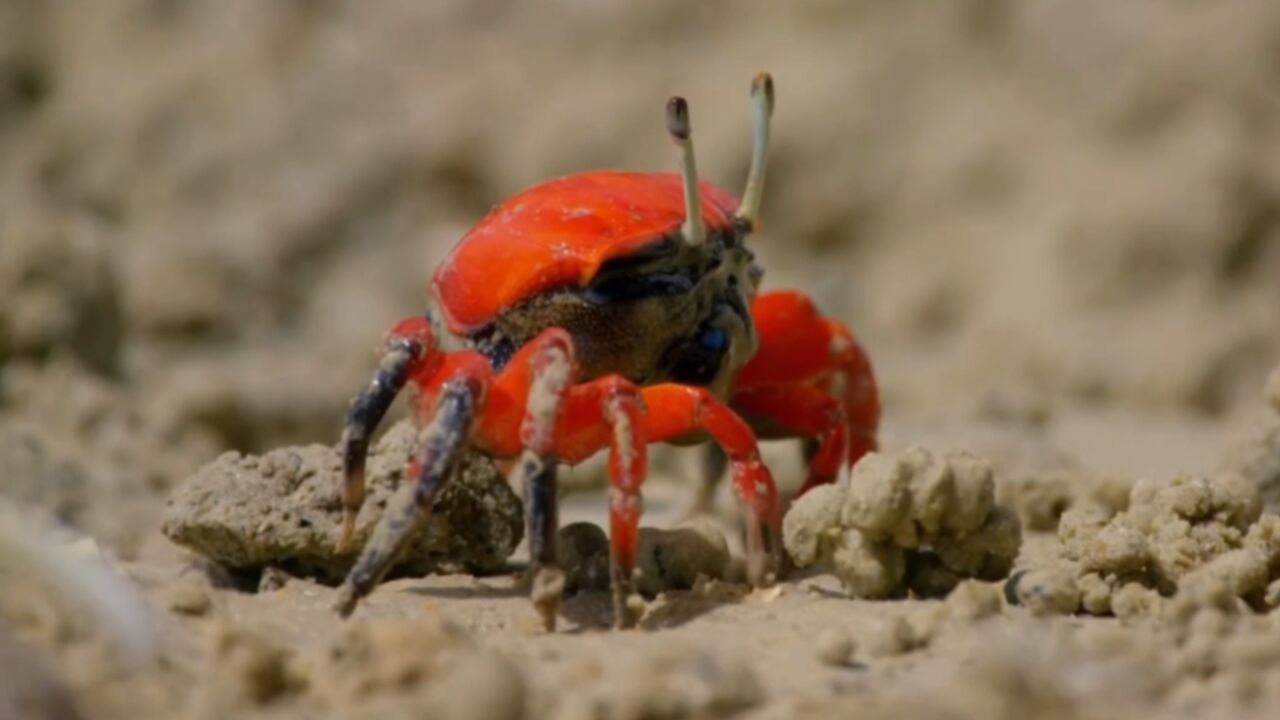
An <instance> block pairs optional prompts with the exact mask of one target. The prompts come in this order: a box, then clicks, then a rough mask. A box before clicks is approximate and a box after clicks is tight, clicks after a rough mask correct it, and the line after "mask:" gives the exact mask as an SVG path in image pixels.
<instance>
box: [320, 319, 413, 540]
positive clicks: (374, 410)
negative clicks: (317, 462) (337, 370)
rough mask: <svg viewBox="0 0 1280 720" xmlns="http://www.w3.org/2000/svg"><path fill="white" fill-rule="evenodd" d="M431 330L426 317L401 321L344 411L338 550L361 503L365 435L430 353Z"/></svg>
mask: <svg viewBox="0 0 1280 720" xmlns="http://www.w3.org/2000/svg"><path fill="white" fill-rule="evenodd" d="M433 345H434V334H433V332H432V330H431V324H430V322H429V321H428V320H427V319H426V318H422V317H417V318H410V319H408V320H405V321H403V322H401V323H400V324H399V325H397V326H396V328H395V329H394V330H392V332H391V334H390V335H389V336H388V338H387V349H386V352H385V353H384V354H383V356H382V361H381V362H380V363H379V364H378V370H377V371H376V372H375V373H374V375H373V380H371V381H370V382H369V386H368V387H366V388H365V389H364V391H363V392H361V393H360V394H359V395H357V396H356V398H355V400H353V401H352V402H351V409H350V410H349V411H348V412H347V423H346V426H345V427H344V428H343V430H342V441H341V445H342V535H341V537H340V538H339V539H338V552H342V551H344V550H346V549H347V548H348V547H349V546H350V544H351V538H352V535H353V534H354V533H355V527H356V515H357V514H358V513H359V512H360V506H361V505H363V504H364V483H365V477H364V467H365V458H366V456H367V455H368V452H369V437H370V436H371V435H372V434H373V431H374V430H376V429H377V427H378V423H380V422H382V418H383V416H385V415H386V414H387V409H388V408H389V407H391V403H392V401H394V400H395V399H396V395H399V394H400V391H401V390H403V389H404V386H405V384H406V383H407V382H408V381H409V378H410V377H411V376H413V375H415V374H417V372H420V371H421V370H422V368H421V367H415V366H421V365H422V364H423V361H424V360H425V359H427V358H430V357H432V356H434V354H435V353H434V352H433V351H434V350H435V348H434V347H433Z"/></svg>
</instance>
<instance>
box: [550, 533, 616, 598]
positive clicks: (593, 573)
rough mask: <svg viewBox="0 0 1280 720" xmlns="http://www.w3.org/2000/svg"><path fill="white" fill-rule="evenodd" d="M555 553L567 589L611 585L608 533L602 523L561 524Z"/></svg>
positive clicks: (577, 589)
mask: <svg viewBox="0 0 1280 720" xmlns="http://www.w3.org/2000/svg"><path fill="white" fill-rule="evenodd" d="M556 555H557V559H558V561H559V563H560V569H561V570H564V574H565V590H567V591H568V592H571V593H573V592H577V591H579V590H608V589H609V537H608V536H607V535H605V532H604V530H603V529H601V528H600V526H599V525H596V524H594V523H589V522H575V523H570V524H568V525H565V526H564V527H562V528H560V531H559V532H558V533H556Z"/></svg>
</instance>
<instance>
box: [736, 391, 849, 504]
mask: <svg viewBox="0 0 1280 720" xmlns="http://www.w3.org/2000/svg"><path fill="white" fill-rule="evenodd" d="M733 406H734V408H736V409H737V410H738V411H739V412H741V413H743V414H744V415H746V416H747V417H763V418H768V420H769V422H770V423H772V424H776V425H778V426H781V428H782V429H783V430H785V431H786V432H787V433H788V434H793V435H799V436H804V437H812V438H815V439H816V440H817V442H818V446H817V450H816V452H814V453H813V455H812V457H810V458H808V460H809V475H808V477H807V478H806V479H805V482H804V485H803V486H802V487H801V488H800V492H799V493H798V494H799V495H803V494H804V493H805V492H807V491H808V490H809V488H812V487H815V486H818V485H824V484H826V483H829V482H832V481H833V480H835V478H836V475H837V474H839V472H840V468H841V467H842V466H843V465H844V463H845V459H846V457H847V456H848V447H849V434H850V433H849V421H848V420H847V419H846V417H845V413H844V408H843V407H842V406H841V404H840V401H839V400H836V399H835V398H834V397H832V396H831V395H829V394H828V393H826V392H825V391H823V390H821V389H820V388H817V387H813V386H811V385H802V384H795V385H775V386H769V387H762V388H755V389H751V390H744V391H742V392H739V393H736V394H734V396H733Z"/></svg>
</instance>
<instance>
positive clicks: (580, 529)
mask: <svg viewBox="0 0 1280 720" xmlns="http://www.w3.org/2000/svg"><path fill="white" fill-rule="evenodd" d="M556 537H557V541H556V542H557V546H556V550H557V553H558V555H559V561H560V566H561V568H562V569H563V570H564V572H565V589H567V590H568V591H570V592H574V591H577V590H608V589H609V537H608V536H607V535H606V534H605V532H604V530H603V529H602V528H601V527H600V526H599V525H596V524H594V523H589V522H576V523H571V524H569V525H566V526H564V527H562V528H560V532H559V533H558V534H557V536H556ZM731 568H732V565H731V555H730V553H729V543H728V542H727V541H726V540H725V538H724V534H723V533H721V532H720V529H719V528H717V527H716V526H715V524H714V523H712V522H710V521H709V520H706V519H698V520H690V521H689V522H686V523H683V524H681V525H679V526H678V527H674V528H670V529H662V528H651V527H642V528H640V534H639V543H638V545H637V547H636V578H635V588H636V591H637V592H639V593H640V594H641V595H644V596H646V597H650V598H652V597H654V596H656V595H658V594H659V593H662V592H666V591H668V590H689V589H692V588H693V587H694V585H695V584H697V582H698V579H699V578H705V579H707V580H724V579H726V578H728V576H729V573H730V571H731Z"/></svg>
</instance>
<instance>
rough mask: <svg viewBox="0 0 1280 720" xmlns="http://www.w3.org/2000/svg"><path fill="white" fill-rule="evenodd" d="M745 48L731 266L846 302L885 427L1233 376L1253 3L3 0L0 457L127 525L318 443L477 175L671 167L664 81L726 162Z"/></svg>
mask: <svg viewBox="0 0 1280 720" xmlns="http://www.w3.org/2000/svg"><path fill="white" fill-rule="evenodd" d="M765 69H767V70H769V71H771V72H772V73H773V74H774V77H775V79H776V83H777V88H778V106H777V112H776V115H775V120H776V126H775V131H774V141H775V144H774V148H773V154H772V161H771V166H770V175H769V187H768V189H767V191H766V198H765V205H764V216H765V222H766V226H765V229H764V232H763V233H762V234H761V235H759V236H758V237H757V238H756V239H755V241H754V245H755V248H756V250H757V253H758V255H760V256H761V258H762V259H763V262H764V263H765V264H766V267H767V268H768V274H767V277H766V283H767V285H768V286H769V287H774V288H777V287H786V286H793V287H799V288H803V289H805V290H807V291H808V292H810V293H811V294H812V295H813V296H814V297H815V298H817V299H818V300H819V302H820V303H821V304H822V306H823V307H824V309H825V310H826V311H827V312H828V313H830V314H832V315H834V316H836V317H839V318H842V319H844V320H846V321H847V322H848V323H849V324H850V325H851V326H852V327H853V328H854V330H855V332H856V333H857V334H858V335H859V337H860V338H861V340H862V341H863V343H864V345H865V346H866V347H867V348H868V350H869V352H870V353H871V355H872V357H873V358H874V360H875V363H876V368H877V371H878V373H879V376H880V380H881V383H882V385H883V388H884V394H885V403H886V423H887V425H888V427H889V430H890V432H892V431H893V428H895V427H899V426H900V425H899V424H900V423H902V422H903V421H904V419H905V418H912V417H928V416H934V415H937V416H947V417H951V418H957V417H958V418H966V417H978V416H990V415H993V414H994V415H999V416H1012V417H1019V418H1032V419H1035V421H1037V422H1048V421H1051V419H1052V418H1053V417H1055V415H1056V414H1058V413H1071V412H1077V411H1093V410H1099V411H1106V410H1108V409H1111V408H1124V409H1126V411H1132V412H1134V413H1138V414H1139V416H1147V415H1150V416H1153V417H1155V416H1170V415H1177V416H1179V417H1188V418H1194V419H1196V420H1197V421H1200V420H1203V421H1205V422H1208V423H1212V422H1218V421H1219V420H1220V419H1225V418H1230V417H1231V416H1233V415H1234V414H1235V413H1237V412H1242V411H1243V410H1244V409H1248V408H1252V407H1253V406H1254V405H1255V404H1256V402H1257V401H1256V398H1257V395H1258V389H1259V388H1260V386H1261V383H1262V380H1263V378H1264V377H1265V374H1266V371H1267V370H1268V369H1269V368H1270V367H1271V366H1272V365H1273V364H1274V363H1275V361H1276V359H1277V357H1278V356H1280V4H1278V3H1276V2H1274V1H1273V0H1231V1H1220V2H1214V3H1193V2H1154V1H1148V0H1130V1H1129V2H1124V3H1117V2H1111V1H1109V0H1078V1H1074V2H1065V1H1062V0H1027V1H1025V2H1012V1H1009V0H965V1H956V2H947V3H935V2H895V1H888V0H886V1H883V2H845V1H838V0H811V1H808V2H795V3H777V2H768V1H766V0H757V1H754V2H736V3H730V2H727V1H713V0H708V1H705V2H697V3H691V2H684V1H677V0H655V1H650V2H644V3H624V2H620V1H607V0H559V1H558V2H547V3H537V4H536V5H535V4H534V3H515V2H486V1H478V0H432V1H431V2H421V1H417V0H391V1H388V2H379V3H366V2H356V1H355V0H347V1H341V0H287V1H286V0H279V1H277V2H259V1H257V0H120V1H110V2H108V1H102V2H91V3H56V2H46V1H45V0H3V2H0V298H2V302H0V460H2V461H3V462H4V466H3V467H4V470H5V471H7V473H8V474H9V477H10V478H11V480H6V481H3V482H4V483H6V484H9V488H6V490H7V491H10V492H16V493H17V494H18V495H19V496H20V497H21V496H23V495H24V494H25V495H26V496H27V498H28V499H30V500H33V501H36V502H39V503H41V504H44V505H50V504H52V505H54V506H55V507H56V508H57V509H58V512H59V514H60V515H61V516H62V517H63V518H64V519H66V520H68V521H71V522H73V524H78V525H81V526H84V527H86V529H88V530H90V531H92V532H94V533H95V534H97V535H98V536H100V537H104V538H105V539H106V540H108V541H109V542H113V543H116V544H118V545H119V546H120V548H121V550H122V552H124V553H126V554H128V553H129V552H130V548H131V547H136V544H137V543H138V542H140V541H139V540H138V538H137V536H138V530H137V527H138V526H137V525H133V526H132V529H131V528H130V525H131V524H130V523H128V522H125V521H124V520H123V518H128V517H129V516H130V515H129V513H130V512H132V511H131V509H130V508H133V509H134V510H136V512H138V513H142V514H143V515H146V516H147V517H153V516H154V512H155V508H156V506H157V505H156V501H155V498H157V497H158V496H162V493H163V491H165V490H166V489H167V488H168V487H170V486H171V485H172V484H173V483H175V482H176V481H178V480H181V479H182V478H183V477H184V476H185V475H186V474H187V473H189V472H190V471H191V470H192V469H194V468H195V467H196V466H198V465H199V464H201V463H203V462H205V461H207V460H209V459H210V458H212V457H213V456H215V455H216V454H217V453H218V452H220V451H221V450H223V449H227V448H238V449H243V450H260V449H264V448H269V447H272V446H275V445H278V444H282V443H291V442H322V443H332V442H334V441H335V440H336V438H337V435H338V429H339V425H340V422H341V417H342V414H343V411H344V408H345V403H346V402H347V400H348V398H349V397H350V396H351V395H352V394H353V392H354V391H355V390H356V389H357V388H358V387H360V385H361V384H362V383H363V382H365V381H366V380H367V378H368V376H369V373H370V371H371V369H372V367H373V365H374V362H375V360H374V350H375V349H376V347H377V344H378V341H379V339H380V338H381V336H382V334H383V332H384V331H385V330H386V329H387V328H388V327H389V326H390V325H391V324H392V323H393V322H394V321H396V320H397V319H399V318H401V317H403V316H405V315H408V314H412V313H417V312H419V311H421V310H422V309H423V308H424V307H425V303H426V301H427V298H426V292H427V285H428V281H429V277H430V273H431V271H432V269H433V267H434V266H435V264H436V262H437V261H438V260H439V259H440V258H441V257H442V256H443V255H444V253H445V252H447V250H448V249H449V247H450V246H451V245H452V244H453V242H454V241H455V240H456V239H457V238H458V237H459V236H460V235H461V234H462V233H463V232H464V231H465V230H466V229H467V228H468V227H469V226H470V225H471V224H473V223H474V222H475V221H477V220H478V219H479V218H480V217H482V216H483V214H484V213H485V212H486V211H487V210H488V208H490V207H492V206H493V205H494V204H496V203H497V202H499V201H500V200H502V199H503V198H504V197H506V196H508V195H510V194H512V193H514V192H516V191H518V190H521V189H523V188H524V187H526V186H528V185H531V184H533V183H535V182H537V181H540V180H543V179H546V178H548V177H551V176H555V175H559V174H566V173H572V172H577V171H580V170H586V169H597V168H625V169H636V170H669V169H674V167H675V158H674V154H673V151H672V149H671V148H670V145H669V142H668V140H667V138H666V136H665V133H664V130H663V124H662V108H663V104H664V102H665V100H666V98H667V97H668V96H670V95H672V94H676V93H679V94H682V95H685V96H686V97H688V99H689V101H690V103H691V106H692V113H693V121H694V127H695V132H696V136H697V141H698V152H699V154H700V157H699V162H700V167H701V169H702V171H703V173H704V175H705V176H706V177H707V178H708V179H711V180H712V181H715V182H717V183H719V184H722V185H724V186H726V187H728V188H730V189H731V190H733V191H734V192H735V193H736V192H738V191H740V189H741V185H742V182H743V180H744V178H745V175H746V169H747V164H748V150H749V145H750V116H749V108H748V101H747V97H748V87H749V84H750V79H751V77H752V75H753V74H754V73H755V72H757V71H759V70H765ZM1082 409H1083V410H1082ZM22 478H39V481H38V482H34V481H33V482H30V483H27V484H26V485H24V484H23V483H24V480H23V479H22ZM49 478H57V481H56V482H53V481H51V480H50V479H49ZM13 479H16V483H15V482H14V480H13ZM86 487H91V488H94V491H93V492H89V493H86V492H84V488H86ZM108 499H109V500H110V502H109V504H108V505H107V507H99V505H100V504H101V503H105V502H106V501H107V500H108ZM147 513H151V514H150V515H147ZM148 527H154V525H148Z"/></svg>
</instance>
